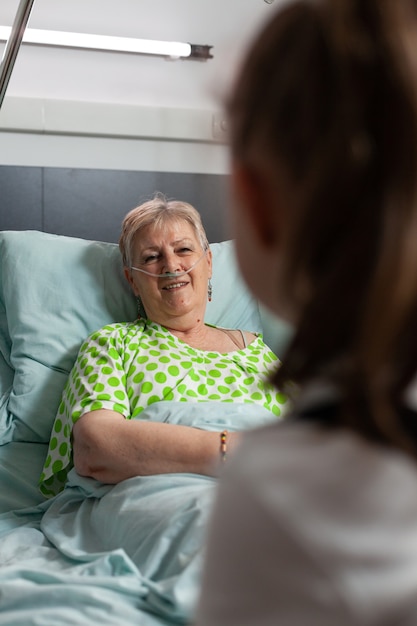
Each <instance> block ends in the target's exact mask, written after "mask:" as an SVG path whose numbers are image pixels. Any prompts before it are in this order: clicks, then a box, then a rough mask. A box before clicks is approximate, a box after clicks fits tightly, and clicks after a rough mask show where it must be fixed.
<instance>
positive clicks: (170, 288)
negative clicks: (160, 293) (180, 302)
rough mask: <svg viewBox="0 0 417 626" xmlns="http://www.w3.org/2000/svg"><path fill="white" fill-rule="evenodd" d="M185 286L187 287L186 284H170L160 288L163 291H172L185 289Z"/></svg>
mask: <svg viewBox="0 0 417 626" xmlns="http://www.w3.org/2000/svg"><path fill="white" fill-rule="evenodd" d="M186 285H188V283H187V282H178V283H171V284H170V285H166V286H165V287H162V289H164V290H165V291H172V290H173V289H179V288H180V287H185V286H186Z"/></svg>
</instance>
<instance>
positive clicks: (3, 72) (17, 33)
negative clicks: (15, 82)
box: [0, 0, 35, 108]
mask: <svg viewBox="0 0 417 626" xmlns="http://www.w3.org/2000/svg"><path fill="white" fill-rule="evenodd" d="M34 1H35V0H20V3H19V6H18V9H17V13H16V17H15V19H14V23H13V26H12V30H11V33H10V37H9V39H8V41H7V43H6V47H5V49H4V53H3V58H2V61H1V63H0V108H1V105H2V104H3V100H4V96H5V95H6V90H7V86H8V84H9V80H10V76H11V75H12V71H13V67H14V64H15V61H16V57H17V53H18V52H19V48H20V44H21V43H22V39H23V35H24V32H25V28H26V25H27V23H28V20H29V16H30V12H31V10H32V6H33V3H34Z"/></svg>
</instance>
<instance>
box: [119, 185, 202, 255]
mask: <svg viewBox="0 0 417 626" xmlns="http://www.w3.org/2000/svg"><path fill="white" fill-rule="evenodd" d="M170 220H183V221H185V222H188V223H189V224H190V226H191V227H192V228H193V230H194V232H195V234H196V237H197V239H198V240H199V242H200V244H201V247H202V249H203V250H208V248H209V242H208V239H207V235H206V231H205V230H204V226H203V223H202V221H201V216H200V214H199V212H198V211H197V209H195V208H194V207H193V206H192V205H191V204H188V202H181V201H179V200H168V199H167V198H166V197H165V196H164V195H162V194H156V195H155V196H154V197H153V198H152V200H148V201H147V202H144V203H143V204H141V205H140V206H138V207H136V208H134V209H132V210H131V211H129V213H128V214H127V215H126V217H125V218H124V220H123V223H122V232H121V235H120V239H119V248H120V252H121V254H122V259H123V265H124V266H125V267H131V265H132V244H133V241H134V239H135V237H136V235H138V233H140V231H142V230H143V229H144V228H146V227H147V226H149V225H150V224H153V225H154V226H156V227H158V226H162V225H163V224H166V223H167V222H168V221H170Z"/></svg>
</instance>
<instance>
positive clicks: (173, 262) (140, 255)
mask: <svg viewBox="0 0 417 626" xmlns="http://www.w3.org/2000/svg"><path fill="white" fill-rule="evenodd" d="M197 261H198V262H197ZM194 264H195V267H193V269H192V270H191V271H190V272H188V273H187V274H183V275H182V276H179V277H172V276H167V277H166V276H161V275H163V274H166V273H179V272H184V271H186V270H188V269H190V268H191V267H192V266H194ZM132 266H133V267H136V268H139V269H141V270H145V271H146V272H149V273H150V274H154V275H155V276H150V275H149V274H147V273H146V274H145V273H143V272H141V271H137V270H134V269H131V270H130V271H128V272H127V273H126V276H127V278H128V280H129V282H130V284H131V285H132V289H133V292H134V293H135V295H136V296H139V297H140V298H141V300H142V303H143V306H144V308H145V311H146V314H147V317H148V318H149V319H150V320H152V321H154V322H157V323H159V324H162V325H163V326H166V327H168V328H169V329H177V330H185V329H188V328H191V327H192V325H193V324H197V323H200V322H202V321H204V313H205V308H206V303H207V286H208V280H209V278H211V273H212V256H211V251H210V250H207V251H206V253H204V250H203V248H202V247H201V243H200V241H199V239H198V237H197V236H196V233H195V232H194V229H193V227H192V226H191V224H190V223H189V222H187V221H185V220H182V219H178V218H173V219H170V220H168V221H167V222H165V223H164V224H163V225H162V226H158V227H155V226H154V225H153V224H150V225H149V226H147V227H145V228H144V229H143V230H141V231H140V233H139V234H138V235H137V236H136V238H135V239H134V242H133V247H132Z"/></svg>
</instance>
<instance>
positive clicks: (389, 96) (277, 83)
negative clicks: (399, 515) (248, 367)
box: [228, 0, 417, 455]
mask: <svg viewBox="0 0 417 626" xmlns="http://www.w3.org/2000/svg"><path fill="white" fill-rule="evenodd" d="M228 116H229V128H230V141H231V150H232V155H233V157H234V159H235V160H236V161H237V162H243V163H246V164H247V165H248V166H249V167H253V168H258V169H263V170H264V171H265V172H269V176H270V179H271V180H272V179H273V171H274V169H275V171H280V172H284V174H285V176H286V177H287V179H288V180H289V181H290V184H291V189H292V190H293V192H294V202H293V203H292V204H291V207H290V208H291V213H289V216H288V221H289V224H288V232H289V234H288V237H289V241H287V246H288V250H289V253H288V255H287V263H286V267H285V268H284V271H285V279H286V285H287V290H288V293H289V294H290V295H292V297H294V298H295V297H296V286H297V285H298V284H299V283H300V281H303V282H304V283H305V282H307V284H308V285H309V291H308V296H307V297H306V298H305V300H304V301H303V302H302V304H301V312H300V317H299V319H298V320H297V329H296V332H295V335H294V338H293V340H292V342H291V343H290V345H289V347H288V349H287V352H286V354H285V355H284V358H283V366H282V368H281V369H280V371H279V372H278V374H277V377H276V382H277V384H278V385H280V386H282V385H283V384H285V382H287V381H289V380H292V381H294V382H297V383H303V382H305V381H306V380H308V379H311V378H314V377H316V376H320V375H322V374H323V372H325V373H326V375H329V376H330V377H331V378H333V379H334V381H335V382H336V383H337V384H338V386H339V387H340V389H341V390H342V393H343V400H342V410H341V412H340V417H339V423H340V424H345V425H347V426H349V427H351V428H353V429H354V430H356V431H357V432H361V433H362V434H363V435H365V436H366V437H368V438H370V439H373V440H377V441H383V442H389V443H391V444H394V445H396V446H398V447H401V448H403V449H406V450H408V451H410V452H412V453H413V454H416V455H417V438H415V440H413V438H412V437H410V436H409V434H410V432H409V431H410V428H409V425H408V424H407V423H406V421H405V420H403V419H402V418H400V417H399V415H400V412H401V407H402V404H403V395H404V390H405V388H406V387H407V385H408V384H409V383H410V381H411V379H412V377H413V375H414V374H415V372H416V369H417V6H416V1H415V0H322V1H320V0H316V1H315V2H314V1H307V0H304V1H298V2H295V3H291V5H289V6H287V7H286V8H284V9H283V10H280V11H279V12H278V13H277V14H276V15H275V16H274V17H273V19H272V20H271V21H270V22H269V23H268V24H267V25H266V26H265V27H264V29H263V31H262V32H261V33H260V34H259V36H258V37H257V38H256V40H255V42H254V43H253V45H252V47H251V49H250V51H249V53H248V55H247V58H246V60H245V61H244V64H243V66H242V69H241V71H240V73H239V76H238V79H237V82H236V85H235V87H234V91H233V93H232V95H231V96H230V98H229V102H228ZM336 364H337V365H336ZM416 428H417V425H416V426H415V427H414V429H416Z"/></svg>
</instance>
